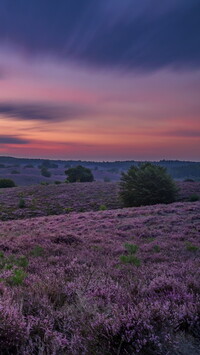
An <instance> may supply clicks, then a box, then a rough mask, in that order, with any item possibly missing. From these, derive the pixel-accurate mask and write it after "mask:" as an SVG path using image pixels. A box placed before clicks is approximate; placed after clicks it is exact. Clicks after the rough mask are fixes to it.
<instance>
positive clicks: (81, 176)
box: [65, 165, 94, 182]
mask: <svg viewBox="0 0 200 355" xmlns="http://www.w3.org/2000/svg"><path fill="white" fill-rule="evenodd" d="M65 174H66V175H68V177H67V182H92V181H94V176H93V174H92V172H91V170H90V169H88V168H85V167H84V166H81V165H78V166H76V167H75V168H70V169H68V170H66V171H65Z"/></svg>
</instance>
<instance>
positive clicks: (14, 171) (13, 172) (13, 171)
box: [10, 170, 20, 175]
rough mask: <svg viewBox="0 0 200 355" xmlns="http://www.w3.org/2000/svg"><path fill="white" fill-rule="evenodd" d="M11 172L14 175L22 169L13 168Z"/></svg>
mask: <svg viewBox="0 0 200 355" xmlns="http://www.w3.org/2000/svg"><path fill="white" fill-rule="evenodd" d="M10 173H11V174H13V175H16V174H20V171H19V170H12V171H11V172H10Z"/></svg>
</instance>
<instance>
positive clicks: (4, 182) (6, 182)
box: [0, 179, 16, 188]
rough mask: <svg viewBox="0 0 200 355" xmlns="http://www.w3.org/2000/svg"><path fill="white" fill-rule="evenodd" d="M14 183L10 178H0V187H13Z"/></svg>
mask: <svg viewBox="0 0 200 355" xmlns="http://www.w3.org/2000/svg"><path fill="white" fill-rule="evenodd" d="M15 186H16V185H15V183H14V181H13V180H11V179H0V188H7V187H15Z"/></svg>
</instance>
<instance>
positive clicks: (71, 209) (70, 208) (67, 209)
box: [64, 207, 73, 213]
mask: <svg viewBox="0 0 200 355" xmlns="http://www.w3.org/2000/svg"><path fill="white" fill-rule="evenodd" d="M64 212H65V213H70V212H73V208H72V207H66V208H64Z"/></svg>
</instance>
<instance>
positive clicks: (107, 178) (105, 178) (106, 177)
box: [103, 176, 111, 182]
mask: <svg viewBox="0 0 200 355" xmlns="http://www.w3.org/2000/svg"><path fill="white" fill-rule="evenodd" d="M103 181H104V182H110V181H111V180H110V178H109V177H108V176H104V178H103Z"/></svg>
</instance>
